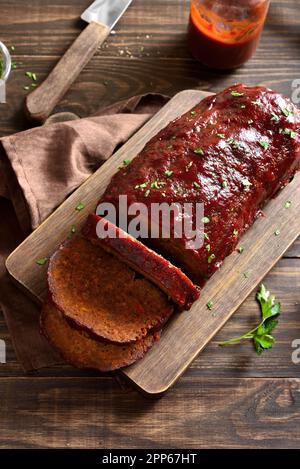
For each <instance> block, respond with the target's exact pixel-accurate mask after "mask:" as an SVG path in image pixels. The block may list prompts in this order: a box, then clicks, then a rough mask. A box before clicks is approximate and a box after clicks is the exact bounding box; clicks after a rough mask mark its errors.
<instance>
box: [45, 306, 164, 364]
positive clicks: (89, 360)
mask: <svg viewBox="0 0 300 469" xmlns="http://www.w3.org/2000/svg"><path fill="white" fill-rule="evenodd" d="M40 325H41V332H42V333H43V334H44V335H45V336H46V338H47V339H48V340H49V342H50V343H51V344H52V345H53V346H54V347H55V348H56V349H57V350H58V352H59V353H60V354H61V356H62V357H63V358H64V359H65V360H66V361H67V362H69V363H70V364H71V365H74V366H76V367H78V368H95V369H97V370H99V371H102V372H107V371H113V370H116V369H118V368H122V367H124V366H127V365H131V364H132V363H134V362H135V361H137V360H139V359H140V358H142V357H143V356H144V355H145V353H146V352H147V350H148V349H149V348H150V347H151V346H152V345H153V343H154V341H155V340H157V338H158V337H159V333H153V334H149V335H147V336H146V337H145V338H143V339H141V340H140V341H138V342H135V343H133V344H128V345H115V344H109V343H105V342H100V341H97V340H95V339H92V338H91V337H90V336H89V335H88V334H87V333H86V332H84V331H81V330H78V329H77V328H74V327H72V326H71V325H70V324H69V323H68V321H67V320H66V319H65V318H64V316H63V314H62V313H61V311H59V309H58V308H57V307H56V306H55V305H54V303H53V302H52V301H51V300H47V301H46V303H45V304H44V306H43V309H42V314H41V318H40Z"/></svg>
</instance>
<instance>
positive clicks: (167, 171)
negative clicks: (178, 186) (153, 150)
mask: <svg viewBox="0 0 300 469" xmlns="http://www.w3.org/2000/svg"><path fill="white" fill-rule="evenodd" d="M173 173H174V171H170V170H169V169H167V170H166V171H165V175H166V176H167V177H168V178H169V177H171V176H172V174H173Z"/></svg>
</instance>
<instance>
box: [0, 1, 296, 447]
mask: <svg viewBox="0 0 300 469" xmlns="http://www.w3.org/2000/svg"><path fill="white" fill-rule="evenodd" d="M89 3H90V0H51V1H50V0H32V1H31V2H24V1H21V0H8V1H3V0H1V1H0V11H1V32H0V39H1V40H2V41H3V42H5V43H6V44H7V45H9V46H11V45H14V46H15V52H14V55H15V57H14V60H15V61H16V62H17V69H16V70H14V71H13V73H12V77H11V80H10V82H9V85H8V104H7V106H6V107H5V108H1V114H0V133H1V135H5V134H10V133H13V132H16V131H18V130H20V129H23V128H25V127H26V125H28V124H27V123H26V121H25V120H24V117H23V114H22V105H23V99H24V97H25V95H26V93H27V91H26V90H24V86H26V85H28V84H29V80H28V79H27V78H26V77H25V75H24V73H25V71H28V70H30V71H32V72H36V73H37V75H38V80H39V81H40V80H42V79H43V78H44V77H45V76H46V75H47V73H49V71H50V70H51V68H52V67H53V65H54V64H55V62H56V61H57V60H58V59H59V57H60V56H61V55H62V54H63V52H64V51H65V49H66V48H67V47H68V45H69V44H70V43H71V42H72V41H73V40H74V39H75V37H76V36H77V34H78V33H79V32H80V31H81V29H82V27H83V24H82V23H81V22H80V21H79V19H78V18H79V15H80V13H81V12H82V10H83V9H84V8H85V7H87V6H88V4H89ZM188 3H189V2H188V1H183V0H134V1H133V5H132V7H131V8H130V9H129V10H128V12H127V13H126V16H124V18H123V19H122V20H121V21H120V23H119V25H118V26H117V27H116V34H115V35H113V36H111V37H110V38H109V39H108V41H107V44H105V45H104V46H103V47H102V50H101V51H99V53H98V54H97V56H96V57H95V58H94V59H93V60H92V61H91V63H90V64H89V65H88V66H87V68H86V69H85V71H84V72H83V73H82V74H81V76H80V78H79V79H78V80H77V82H76V83H75V84H74V85H73V87H72V89H71V90H70V91H69V93H68V94H67V96H66V97H65V98H64V100H63V101H62V102H61V104H60V106H59V110H69V111H74V112H76V113H77V114H79V115H80V116H87V115H89V114H90V113H92V112H94V111H95V110H96V109H97V108H98V107H99V106H101V105H106V104H109V103H112V102H114V101H116V100H119V99H121V98H124V97H127V96H130V95H133V94H137V93H145V92H147V91H156V92H162V93H166V94H170V95H173V94H175V93H176V92H177V91H179V90H182V89H184V88H199V89H205V90H211V91H218V90H220V89H222V88H224V87H225V86H227V85H229V84H232V83H234V82H241V81H242V82H245V83H247V84H253V85H254V84H258V83H259V84H262V85H265V86H269V87H272V88H274V89H275V90H277V91H280V92H282V93H283V94H285V95H287V96H291V93H292V82H293V80H294V79H297V78H300V52H299V51H300V48H299V45H300V44H299V27H300V15H299V4H298V0H285V1H278V0H274V1H273V2H272V5H271V9H270V13H269V17H268V22H267V26H266V28H265V31H264V34H263V38H262V42H261V45H260V48H259V50H258V51H257V53H256V55H255V57H254V58H253V59H252V60H251V61H250V62H249V63H247V64H246V65H245V66H244V67H242V68H240V69H239V70H237V71H235V72H234V73H231V74H225V73H214V72H210V71H208V70H205V69H203V67H201V66H200V65H199V64H198V63H196V62H195V61H194V60H193V59H192V58H191V57H190V55H189V53H188V50H187V47H186V25H187V20H188ZM1 222H2V221H1ZM265 284H266V285H267V287H268V289H269V290H271V291H272V293H273V294H275V295H276V297H277V298H278V299H279V300H280V301H281V303H282V316H281V317H280V325H279V327H278V329H277V330H276V333H275V335H276V338H277V344H276V346H275V347H274V348H273V349H272V350H270V351H268V352H267V353H265V354H264V355H263V356H261V357H258V356H257V355H256V354H255V353H254V351H253V349H252V346H251V344H248V343H245V344H243V345H238V346H236V347H231V348H223V349H220V348H218V347H217V342H218V341H220V340H225V339H227V338H231V337H232V336H236V335H240V334H241V333H243V332H245V331H246V330H248V329H249V328H250V327H251V326H252V325H253V324H255V323H256V322H257V320H258V317H259V311H258V306H257V304H256V302H255V301H254V294H253V295H252V296H251V297H250V298H249V299H248V300H247V301H246V302H245V304H244V305H243V306H242V307H241V308H240V310H239V311H238V312H237V313H236V315H235V316H234V318H233V319H232V320H231V321H230V322H229V323H228V324H227V325H226V327H224V328H223V330H222V331H221V332H220V333H219V334H218V336H217V337H215V339H214V340H213V341H212V342H211V344H210V345H209V346H208V347H207V349H206V350H205V351H204V352H203V353H202V354H201V355H200V356H199V357H198V359H197V360H195V362H194V364H193V366H192V367H191V368H190V369H189V370H188V372H187V373H186V374H185V375H184V376H183V378H182V379H181V380H180V382H179V383H178V384H177V385H176V387H175V388H174V389H173V390H171V392H170V393H169V394H167V395H165V396H164V397H163V398H161V399H160V400H156V401H150V400H147V399H145V398H144V397H142V396H141V395H139V394H138V393H137V392H136V391H134V390H133V389H131V388H129V387H128V386H124V384H123V383H122V384H120V383H119V382H117V381H116V380H115V379H113V378H112V377H100V376H99V375H98V374H97V373H94V372H81V371H78V370H74V369H72V368H71V367H68V366H65V367H60V368H54V369H48V370H43V371H42V372H39V373H36V374H32V375H24V373H23V371H22V369H21V367H20V365H19V363H18V362H17V360H16V357H15V355H14V352H13V347H12V345H11V342H10V338H9V335H8V331H7V328H6V326H5V324H4V321H3V318H2V316H1V318H0V338H1V339H4V340H5V341H6V343H7V347H8V351H7V352H8V353H7V364H6V365H0V446H1V447H26V448H38V447H79V448H103V447H106V448H117V447H123V448H128V447H129V448H130V447H138V448H164V447H168V448H179V447H188V448H197V447H220V448H224V447H242V448H243V447H251V448H252V447H255V448H266V447H267V448H269V447H273V448H277V447H299V446H300V432H299V425H300V415H299V411H300V380H299V379H298V376H299V371H300V364H298V365H297V364H293V362H292V359H291V354H292V351H293V348H292V341H293V340H295V339H298V338H299V339H300V321H299V313H300V306H299V299H300V294H299V291H300V241H299V240H298V242H296V243H295V244H294V246H293V247H292V248H291V249H290V250H289V252H288V253H287V254H286V255H285V257H284V258H283V259H282V260H281V261H280V262H279V263H278V265H277V266H276V267H275V268H274V269H273V270H272V272H271V273H270V274H269V275H268V276H267V278H266V279H265ZM297 316H298V317H297Z"/></svg>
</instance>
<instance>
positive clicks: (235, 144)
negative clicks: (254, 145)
mask: <svg viewBox="0 0 300 469" xmlns="http://www.w3.org/2000/svg"><path fill="white" fill-rule="evenodd" d="M227 142H228V143H229V145H232V146H233V147H234V148H239V147H240V146H241V142H239V141H238V140H236V139H235V138H229V139H228V140H227Z"/></svg>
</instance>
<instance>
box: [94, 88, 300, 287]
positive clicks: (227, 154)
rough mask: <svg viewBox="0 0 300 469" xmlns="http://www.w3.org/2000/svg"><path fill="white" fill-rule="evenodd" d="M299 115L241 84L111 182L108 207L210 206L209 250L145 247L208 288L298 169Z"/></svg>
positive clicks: (187, 117) (157, 141) (162, 243)
mask: <svg viewBox="0 0 300 469" xmlns="http://www.w3.org/2000/svg"><path fill="white" fill-rule="evenodd" d="M299 131H300V114H299V110H298V109H297V108H296V107H295V106H294V105H293V104H292V103H291V102H290V101H289V100H288V99H285V98H283V97H282V96H281V95H279V94H277V93H275V92H273V91H271V90H268V89H266V88H263V87H247V86H244V85H236V86H233V87H230V88H228V89H226V90H224V91H222V92H221V93H219V94H217V95H214V96H210V97H208V98H206V99H204V100H203V101H202V102H201V103H200V104H199V105H197V106H196V107H195V108H194V109H192V110H191V111H189V112H187V113H186V114H184V115H183V116H182V117H180V118H178V119H176V120H175V121H174V122H172V123H170V124H169V125H168V126H167V127H166V128H165V129H163V130H162V131H161V132H159V134H158V135H157V136H156V137H155V138H153V139H152V140H151V141H150V142H149V143H148V144H147V145H146V147H145V148H144V150H143V151H142V152H141V153H140V154H139V155H138V156H137V157H136V158H135V159H134V160H133V161H132V162H131V164H129V165H128V166H126V167H124V168H123V169H121V170H120V171H119V172H118V173H117V174H116V175H115V176H114V177H113V179H112V181H111V183H110V184H109V186H108V188H107V190H106V192H105V193H104V195H103V197H102V198H101V202H111V203H113V204H114V205H115V206H116V207H117V208H118V200H119V196H120V195H127V197H128V204H132V203H135V202H143V203H144V204H146V205H147V207H148V209H149V214H150V213H151V211H150V207H151V204H152V203H153V202H156V203H160V202H167V203H169V204H170V203H174V202H177V203H185V202H188V203H191V204H192V205H193V207H194V212H193V215H192V218H193V220H192V221H193V224H194V225H196V223H195V222H196V219H195V206H196V204H197V203H203V204H204V212H205V213H204V215H205V216H204V217H203V223H204V224H205V226H204V228H205V236H204V240H205V242H204V244H203V246H202V247H200V248H199V249H187V238H186V237H185V236H184V235H183V236H182V238H180V239H175V237H174V236H172V235H171V238H170V239H163V238H161V237H160V238H158V239H151V240H148V241H146V242H149V241H150V243H151V246H152V247H153V248H154V249H155V250H156V251H157V252H159V253H160V254H162V255H163V256H165V257H166V258H168V259H169V260H171V261H172V262H173V263H174V264H175V265H177V266H179V267H181V268H182V269H183V271H184V272H185V273H186V274H187V275H188V276H190V278H191V279H192V280H193V281H194V282H196V283H197V284H200V285H202V284H203V283H204V282H205V280H206V279H207V278H209V277H210V276H211V275H212V274H213V273H214V272H215V270H216V269H218V268H219V267H220V265H221V263H222V261H223V259H224V258H225V257H226V256H227V255H228V254H230V253H231V252H232V251H233V250H234V248H235V247H236V245H237V243H238V241H239V239H240V237H241V235H242V234H243V233H244V232H245V230H247V228H249V226H250V225H251V224H252V223H253V221H254V220H255V218H256V217H257V216H258V214H259V212H260V209H261V208H262V207H263V205H264V204H265V202H266V201H267V200H268V199H270V198H271V197H273V196H274V195H275V194H276V192H277V191H278V190H279V189H280V188H282V187H283V186H284V185H285V184H287V183H288V182H289V181H290V179H291V178H292V177H293V175H294V173H295V171H296V170H297V169H299V165H300V152H299V142H300V139H299Z"/></svg>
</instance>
